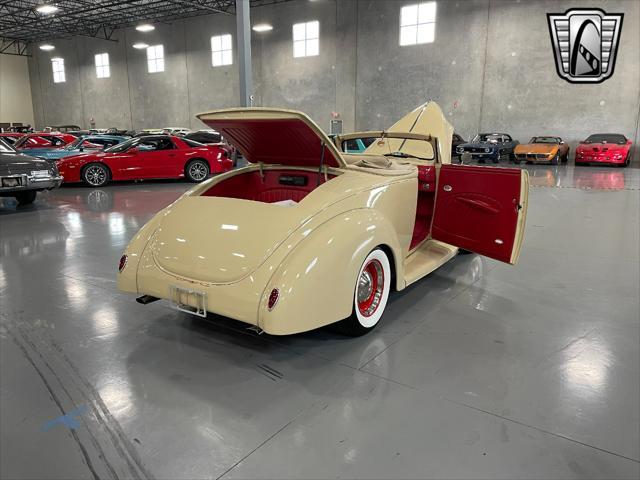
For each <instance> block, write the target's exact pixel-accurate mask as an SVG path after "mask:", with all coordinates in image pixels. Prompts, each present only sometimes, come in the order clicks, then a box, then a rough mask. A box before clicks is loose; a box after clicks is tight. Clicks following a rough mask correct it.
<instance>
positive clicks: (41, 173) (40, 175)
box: [31, 170, 49, 178]
mask: <svg viewBox="0 0 640 480" xmlns="http://www.w3.org/2000/svg"><path fill="white" fill-rule="evenodd" d="M31 176H32V177H36V178H43V177H48V176H49V172H48V171H46V170H33V171H32V172H31Z"/></svg>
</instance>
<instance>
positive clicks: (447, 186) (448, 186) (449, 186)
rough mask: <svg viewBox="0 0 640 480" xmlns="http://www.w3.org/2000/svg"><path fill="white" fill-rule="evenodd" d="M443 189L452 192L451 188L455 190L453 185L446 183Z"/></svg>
mask: <svg viewBox="0 0 640 480" xmlns="http://www.w3.org/2000/svg"><path fill="white" fill-rule="evenodd" d="M442 189H443V190H444V191H445V192H450V191H451V190H453V188H452V187H451V185H445V186H444V187H442Z"/></svg>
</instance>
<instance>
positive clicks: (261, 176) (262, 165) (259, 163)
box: [258, 162, 264, 183]
mask: <svg viewBox="0 0 640 480" xmlns="http://www.w3.org/2000/svg"><path fill="white" fill-rule="evenodd" d="M263 167H264V164H263V163H262V162H258V168H259V169H260V179H261V180H262V183H264V171H263Z"/></svg>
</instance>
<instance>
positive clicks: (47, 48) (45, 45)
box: [40, 43, 56, 52]
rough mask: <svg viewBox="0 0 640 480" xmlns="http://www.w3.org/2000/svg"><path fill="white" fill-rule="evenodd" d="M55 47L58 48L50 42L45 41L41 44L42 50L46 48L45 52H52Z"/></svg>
mask: <svg viewBox="0 0 640 480" xmlns="http://www.w3.org/2000/svg"><path fill="white" fill-rule="evenodd" d="M54 48H56V47H54V46H53V45H49V44H48V43H44V44H42V45H40V50H44V51H45V52H50V51H51V50H53V49H54Z"/></svg>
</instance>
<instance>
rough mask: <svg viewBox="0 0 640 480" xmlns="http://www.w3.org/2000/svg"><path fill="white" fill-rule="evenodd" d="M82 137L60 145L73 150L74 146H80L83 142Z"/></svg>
mask: <svg viewBox="0 0 640 480" xmlns="http://www.w3.org/2000/svg"><path fill="white" fill-rule="evenodd" d="M83 140H84V139H83V138H82V137H81V138H76V139H75V140H74V141H73V142H71V143H69V144H67V145H65V146H64V147H62V148H63V149H65V150H75V149H76V148H78V147H79V146H80V144H81V143H82V142H83Z"/></svg>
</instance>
